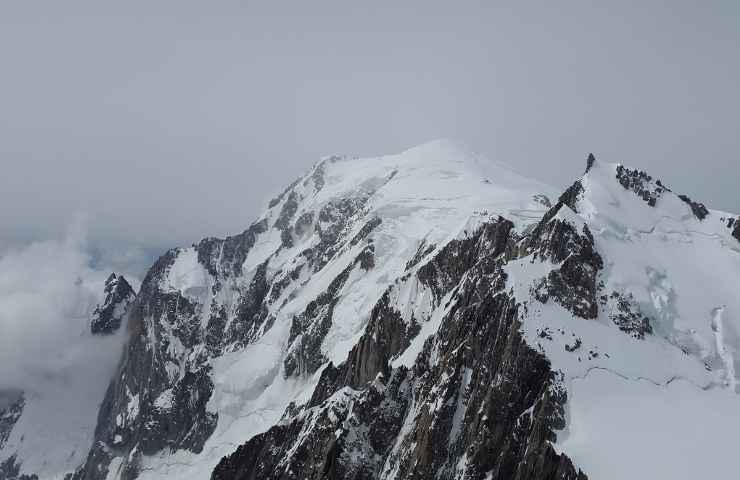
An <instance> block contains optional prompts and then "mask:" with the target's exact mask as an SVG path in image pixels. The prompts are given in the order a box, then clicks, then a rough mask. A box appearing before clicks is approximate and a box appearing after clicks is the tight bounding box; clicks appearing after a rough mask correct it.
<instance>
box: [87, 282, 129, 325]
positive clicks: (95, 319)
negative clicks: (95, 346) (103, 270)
mask: <svg viewBox="0 0 740 480" xmlns="http://www.w3.org/2000/svg"><path fill="white" fill-rule="evenodd" d="M135 296H136V292H134V289H133V288H131V285H129V283H128V282H127V281H126V279H125V278H124V277H123V275H116V274H115V273H111V274H110V276H109V277H108V280H106V281H105V300H104V302H103V304H102V305H98V306H97V307H95V311H94V312H93V314H92V318H91V320H90V331H91V332H92V333H93V335H110V334H113V333H115V332H117V331H118V329H119V328H120V327H121V322H122V321H123V317H124V315H125V313H126V310H128V307H129V305H130V304H131V302H133V300H134V297H135Z"/></svg>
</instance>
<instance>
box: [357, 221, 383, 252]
mask: <svg viewBox="0 0 740 480" xmlns="http://www.w3.org/2000/svg"><path fill="white" fill-rule="evenodd" d="M381 223H382V220H381V219H380V217H373V219H372V220H370V221H369V222H367V223H366V224H365V225H363V226H362V228H361V229H360V231H359V232H357V235H355V236H354V237H352V240H350V242H349V245H350V247H354V246H355V245H357V244H358V243H360V242H361V241H363V240H365V239H366V238H367V237H368V235H370V233H372V231H373V230H375V229H376V228H377V227H378V225H380V224H381Z"/></svg>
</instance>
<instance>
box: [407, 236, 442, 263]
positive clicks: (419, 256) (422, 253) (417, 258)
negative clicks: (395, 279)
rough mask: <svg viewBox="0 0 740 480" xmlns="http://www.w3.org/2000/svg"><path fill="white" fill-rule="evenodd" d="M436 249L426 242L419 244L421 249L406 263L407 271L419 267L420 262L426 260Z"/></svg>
mask: <svg viewBox="0 0 740 480" xmlns="http://www.w3.org/2000/svg"><path fill="white" fill-rule="evenodd" d="M435 248H436V246H435V245H433V244H427V242H426V240H423V241H422V242H421V243H420V244H419V248H418V249H417V250H416V253H415V254H414V256H413V257H412V258H411V260H409V261H408V262H406V270H410V269H411V268H413V267H415V266H417V265H418V264H419V262H421V261H422V260H424V259H425V258H426V257H427V256H429V254H430V253H432V252H433V251H434V249H435Z"/></svg>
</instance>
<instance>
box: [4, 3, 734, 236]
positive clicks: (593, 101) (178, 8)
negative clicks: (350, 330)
mask: <svg viewBox="0 0 740 480" xmlns="http://www.w3.org/2000/svg"><path fill="white" fill-rule="evenodd" d="M397 3H403V5H396V4H397ZM493 3H494V2H480V3H478V4H473V3H469V2H369V3H365V4H360V3H358V2H338V1H336V2H290V3H283V2H264V3H262V2H261V4H257V3H253V2H236V1H224V2H212V3H208V4H204V3H203V2H188V1H186V2H182V1H177V2H176V1H170V2H143V1H134V2H118V3H115V4H113V3H108V2H93V1H89V2H80V1H73V2H33V1H32V2H4V3H3V4H2V5H1V6H0V58H1V59H2V75H0V105H1V106H2V107H1V109H0V165H1V166H2V168H1V172H0V245H2V244H3V243H5V244H7V243H10V242H24V241H27V240H30V239H38V238H47V237H49V236H51V235H55V234H57V233H58V232H59V231H60V230H62V229H63V225H64V224H66V223H67V222H68V221H69V220H70V218H71V217H72V216H73V215H74V214H75V213H77V212H82V213H85V214H87V215H88V216H89V219H90V221H89V223H90V225H91V228H92V231H91V235H92V237H93V240H94V241H99V242H111V241H113V240H115V242H118V243H120V244H126V245H131V244H133V245H138V246H142V247H151V246H160V245H162V246H171V245H179V244H187V243H190V242H192V241H195V240H197V239H198V238H200V237H202V236H206V235H223V234H226V233H232V232H236V231H239V230H240V229H242V228H244V227H245V226H246V225H247V224H248V223H249V222H250V221H251V220H252V219H253V217H254V215H255V214H256V213H257V211H258V210H259V209H260V208H261V206H262V205H263V203H264V201H265V200H266V199H267V198H268V197H269V196H270V194H271V193H273V192H275V191H277V190H279V189H281V188H282V187H283V186H284V185H285V184H287V183H289V181H290V180H291V179H292V178H293V177H295V176H297V175H298V174H299V173H301V171H302V170H304V169H305V168H307V167H308V166H309V165H310V164H311V163H312V162H314V161H315V160H316V159H318V157H320V156H322V155H325V154H330V153H335V152H346V153H353V154H360V155H372V154H380V153H390V152H395V151H399V150H402V149H404V148H406V147H408V146H411V145H414V144H417V143H421V142H424V141H427V140H429V139H432V138H437V137H451V138H456V139H458V140H460V141H462V142H463V143H465V144H467V145H468V146H469V147H471V148H472V149H473V150H477V151H479V152H481V153H483V154H484V155H486V156H488V157H489V158H494V159H497V160H500V161H504V162H507V163H510V164H511V165H513V166H514V167H515V168H516V169H518V170H519V171H520V172H522V173H524V174H526V175H529V176H532V177H535V178H538V179H540V180H543V181H545V182H547V183H550V184H553V185H556V186H560V185H566V184H568V183H569V182H570V181H572V179H573V178H574V177H575V176H576V175H578V174H579V173H580V172H581V171H582V168H583V163H584V159H585V155H586V153H587V152H588V151H591V150H593V151H594V152H595V153H596V154H597V155H599V156H600V157H602V158H604V159H606V160H608V161H623V162H625V163H628V164H632V165H637V166H639V167H641V168H644V169H646V170H648V171H651V172H655V174H656V175H658V176H660V177H661V178H663V179H664V180H665V181H666V182H668V183H669V184H671V185H673V186H674V188H675V189H676V190H678V191H682V192H685V193H688V194H690V195H691V196H692V197H696V198H697V199H699V200H700V201H704V202H705V203H707V204H709V205H710V206H712V207H715V208H723V209H728V210H734V211H740V197H739V196H738V195H737V178H739V177H740V161H738V154H737V152H738V150H740V148H739V147H740V135H738V134H737V124H738V123H737V115H738V114H737V112H738V111H740V95H737V85H739V84H740V65H739V61H738V58H740V51H738V50H739V49H738V45H740V29H738V28H737V26H738V20H739V19H740V3H738V2H703V3H701V5H699V4H697V3H696V2H682V1H675V2H608V3H607V2H605V3H602V6H595V5H594V2H556V3H554V2H542V4H541V5H539V6H524V5H523V4H522V2H512V5H516V6H510V7H505V6H492V5H491V4H493ZM104 4H105V5H104Z"/></svg>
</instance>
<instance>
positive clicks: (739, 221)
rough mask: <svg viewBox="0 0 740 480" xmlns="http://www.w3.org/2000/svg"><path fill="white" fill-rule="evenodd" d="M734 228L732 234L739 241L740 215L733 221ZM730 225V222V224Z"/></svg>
mask: <svg viewBox="0 0 740 480" xmlns="http://www.w3.org/2000/svg"><path fill="white" fill-rule="evenodd" d="M734 225H735V228H734V229H733V230H732V236H733V237H735V238H736V239H737V241H738V242H740V217H738V219H737V220H735V221H734ZM730 226H732V224H731V225H730Z"/></svg>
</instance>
